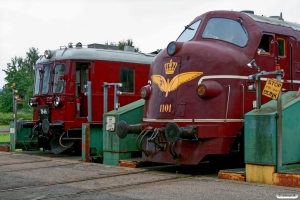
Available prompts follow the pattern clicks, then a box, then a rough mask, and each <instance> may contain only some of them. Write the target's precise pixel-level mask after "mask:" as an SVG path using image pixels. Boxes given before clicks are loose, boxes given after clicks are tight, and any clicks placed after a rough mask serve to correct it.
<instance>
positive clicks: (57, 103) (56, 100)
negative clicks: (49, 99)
mask: <svg viewBox="0 0 300 200" xmlns="http://www.w3.org/2000/svg"><path fill="white" fill-rule="evenodd" d="M53 104H54V106H55V107H57V106H60V105H62V99H61V98H59V97H55V98H54V102H53Z"/></svg>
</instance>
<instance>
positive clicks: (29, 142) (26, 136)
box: [10, 122, 38, 151]
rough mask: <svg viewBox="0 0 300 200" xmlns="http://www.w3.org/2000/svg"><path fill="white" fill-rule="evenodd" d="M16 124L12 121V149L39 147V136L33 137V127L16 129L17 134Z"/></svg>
mask: <svg viewBox="0 0 300 200" xmlns="http://www.w3.org/2000/svg"><path fill="white" fill-rule="evenodd" d="M14 131H15V124H14V122H10V148H11V151H15V150H16V149H23V150H31V149H36V148H37V142H38V141H37V138H36V137H33V135H32V129H31V128H23V130H22V131H20V132H19V131H17V130H16V136H15V133H14Z"/></svg>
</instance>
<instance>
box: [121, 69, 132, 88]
mask: <svg viewBox="0 0 300 200" xmlns="http://www.w3.org/2000/svg"><path fill="white" fill-rule="evenodd" d="M120 82H121V83H122V84H123V86H122V87H121V88H120V91H121V92H128V93H133V92H134V69H133V68H125V67H121V69H120Z"/></svg>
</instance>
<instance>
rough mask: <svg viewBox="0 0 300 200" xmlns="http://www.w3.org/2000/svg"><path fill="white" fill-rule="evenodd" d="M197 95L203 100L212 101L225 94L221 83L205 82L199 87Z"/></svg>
mask: <svg viewBox="0 0 300 200" xmlns="http://www.w3.org/2000/svg"><path fill="white" fill-rule="evenodd" d="M196 92H197V95H198V96H199V97H200V98H202V99H212V98H215V97H217V96H219V95H220V94H221V93H222V92H223V88H222V86H221V85H220V83H218V82H216V81H204V82H203V83H201V84H200V85H198V87H197V90H196Z"/></svg>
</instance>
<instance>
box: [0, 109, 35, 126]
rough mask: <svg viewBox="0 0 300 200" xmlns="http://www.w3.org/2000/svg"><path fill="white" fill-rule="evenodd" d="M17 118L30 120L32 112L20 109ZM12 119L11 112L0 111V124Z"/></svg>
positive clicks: (6, 123)
mask: <svg viewBox="0 0 300 200" xmlns="http://www.w3.org/2000/svg"><path fill="white" fill-rule="evenodd" d="M17 118H18V119H23V120H24V121H26V120H27V121H30V120H32V112H27V111H26V112H25V111H20V112H18V113H17ZM12 120H13V113H0V125H9V122H10V121H12Z"/></svg>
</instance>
